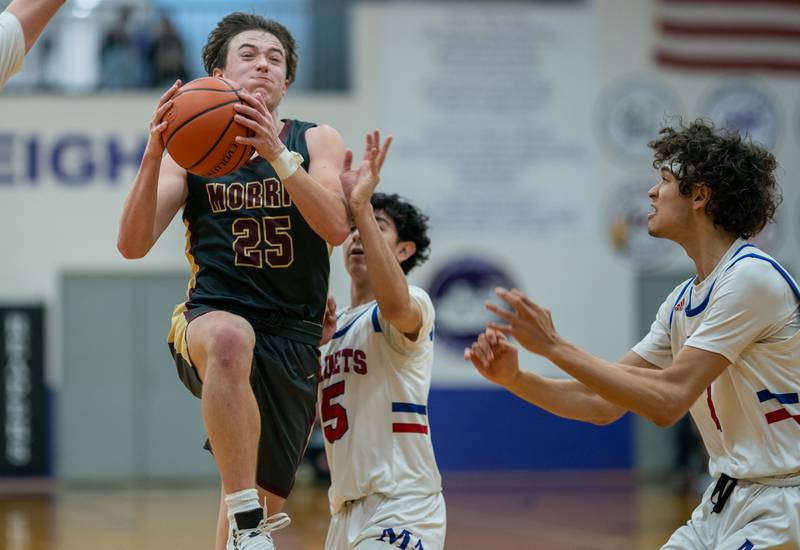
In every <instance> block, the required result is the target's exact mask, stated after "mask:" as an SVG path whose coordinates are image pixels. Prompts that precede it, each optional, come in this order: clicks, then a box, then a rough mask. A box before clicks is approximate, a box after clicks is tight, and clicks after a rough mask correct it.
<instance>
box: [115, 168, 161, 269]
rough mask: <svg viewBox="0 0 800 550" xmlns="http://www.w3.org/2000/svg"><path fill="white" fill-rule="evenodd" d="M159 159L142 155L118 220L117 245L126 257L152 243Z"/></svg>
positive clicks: (144, 251)
mask: <svg viewBox="0 0 800 550" xmlns="http://www.w3.org/2000/svg"><path fill="white" fill-rule="evenodd" d="M160 167H161V159H160V158H158V157H156V156H153V155H145V156H144V158H142V163H141V165H140V166H139V172H138V173H137V174H136V179H135V180H134V182H133V186H132V187H131V190H130V192H129V193H128V197H127V198H126V199H125V205H124V206H123V208H122V217H121V218H120V222H119V234H118V236H117V249H118V250H119V251H120V253H121V254H122V255H123V256H124V257H125V258H128V259H129V260H131V259H137V258H142V257H144V255H145V254H147V252H148V251H149V250H150V248H151V247H152V246H153V227H154V226H155V219H156V208H157V205H158V175H159V172H160Z"/></svg>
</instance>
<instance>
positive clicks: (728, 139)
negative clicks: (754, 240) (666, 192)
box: [647, 119, 782, 239]
mask: <svg viewBox="0 0 800 550" xmlns="http://www.w3.org/2000/svg"><path fill="white" fill-rule="evenodd" d="M659 134H660V137H659V138H658V139H655V140H653V141H651V142H650V143H648V144H647V145H648V146H649V147H650V148H652V149H653V150H654V151H655V160H654V161H653V166H654V167H655V168H659V167H661V166H663V165H664V164H665V163H666V164H669V163H671V162H674V163H677V164H676V165H677V166H680V168H679V169H678V172H677V173H675V177H676V178H677V179H678V186H679V189H680V192H681V195H683V196H689V195H690V194H691V192H692V190H693V189H694V186H695V185H697V184H703V185H708V187H709V188H710V189H711V197H710V198H709V201H708V204H706V213H708V215H709V216H710V217H711V219H712V220H713V222H714V225H717V226H720V227H722V228H723V229H724V230H725V231H727V232H728V233H732V234H734V235H736V236H737V237H741V238H743V239H749V238H750V237H752V236H753V235H756V234H758V232H759V231H761V230H762V229H763V228H764V226H765V225H766V224H767V223H769V222H772V221H774V218H775V210H776V209H777V208H778V205H780V203H781V200H782V197H781V193H780V189H779V188H778V184H777V182H776V181H775V174H774V172H775V169H776V168H777V167H778V162H777V161H776V160H775V157H774V156H773V155H772V153H770V152H769V151H767V150H766V149H764V148H762V147H760V146H758V145H754V144H753V143H751V142H750V141H746V140H744V139H742V137H741V135H739V133H738V132H736V131H734V130H725V129H715V128H714V125H713V123H711V122H710V121H705V120H703V119H698V120H695V121H694V122H692V123H691V124H689V125H688V126H685V125H684V124H683V123H682V122H681V123H679V124H678V125H677V128H671V127H667V128H663V129H662V130H661V131H660V132H659Z"/></svg>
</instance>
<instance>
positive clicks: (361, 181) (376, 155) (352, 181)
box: [339, 130, 392, 212]
mask: <svg viewBox="0 0 800 550" xmlns="http://www.w3.org/2000/svg"><path fill="white" fill-rule="evenodd" d="M391 145H392V136H389V137H388V138H386V141H385V142H384V143H383V144H381V134H380V131H379V130H374V131H373V132H372V133H368V134H367V139H366V146H365V148H364V159H363V160H362V161H361V164H359V165H358V167H357V168H353V151H351V150H350V149H348V150H347V152H346V153H345V158H344V171H343V172H342V175H341V176H339V178H340V180H341V182H342V190H343V191H344V196H345V199H347V205H348V206H349V207H350V210H351V212H356V211H358V210H360V209H362V208H364V207H366V206H367V205H369V204H370V202H369V200H370V198H371V197H372V193H374V192H375V188H376V187H377V186H378V182H379V181H380V179H381V168H382V167H383V162H384V161H385V160H386V155H387V153H388V152H389V147H390V146H391Z"/></svg>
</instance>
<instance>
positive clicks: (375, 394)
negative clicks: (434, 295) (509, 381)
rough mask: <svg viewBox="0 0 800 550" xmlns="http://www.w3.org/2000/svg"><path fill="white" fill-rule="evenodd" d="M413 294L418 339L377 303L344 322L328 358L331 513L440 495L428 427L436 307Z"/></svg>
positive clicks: (324, 382)
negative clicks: (363, 503) (366, 500)
mask: <svg viewBox="0 0 800 550" xmlns="http://www.w3.org/2000/svg"><path fill="white" fill-rule="evenodd" d="M409 290H410V293H411V297H412V298H413V299H414V300H416V302H417V303H418V304H419V307H420V310H421V311H422V328H421V329H420V331H419V334H418V336H417V339H416V341H411V340H409V339H408V338H406V337H405V336H404V335H403V334H402V333H400V332H399V331H398V330H397V329H396V328H395V327H393V326H392V325H390V324H389V323H388V322H387V321H386V320H385V319H384V318H383V316H382V315H381V312H380V309H379V308H378V305H377V304H376V302H374V301H372V302H370V303H368V304H363V305H360V306H358V307H355V308H348V309H346V310H345V311H344V312H343V313H342V314H341V315H340V316H339V318H338V321H337V327H338V330H337V331H336V333H335V334H334V336H333V339H332V340H331V342H330V344H328V346H327V349H325V350H324V352H323V357H322V363H321V365H320V378H319V379H320V385H319V392H320V393H319V403H320V413H321V418H322V429H323V435H324V436H325V452H326V453H327V455H328V464H329V466H330V469H331V487H330V491H329V497H330V504H331V514H336V513H337V512H338V511H339V509H340V508H341V507H342V506H343V505H344V504H345V503H346V502H347V501H350V500H356V499H360V498H363V497H366V496H368V495H372V494H383V495H385V496H388V497H397V496H402V495H430V494H435V493H438V492H440V491H441V490H442V480H441V476H440V475H439V470H438V468H437V466H436V459H435V458H434V456H433V446H432V445H431V436H430V428H429V426H428V391H429V389H430V385H431V370H432V368H433V320H434V311H433V304H432V303H431V299H430V297H428V295H427V293H426V292H425V291H424V290H422V289H421V288H418V287H414V286H412V287H410V288H409Z"/></svg>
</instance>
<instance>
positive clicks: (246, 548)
mask: <svg viewBox="0 0 800 550" xmlns="http://www.w3.org/2000/svg"><path fill="white" fill-rule="evenodd" d="M291 522H292V520H291V518H289V516H288V515H286V514H283V513H281V514H275V515H273V516H270V517H268V518H266V519H262V520H261V523H259V524H258V526H257V527H256V528H255V529H236V528H235V527H233V526H231V528H230V529H229V530H228V545H227V550H275V543H273V542H272V532H273V531H277V530H278V529H283V528H284V527H286V526H287V525H289V524H290V523H291Z"/></svg>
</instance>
